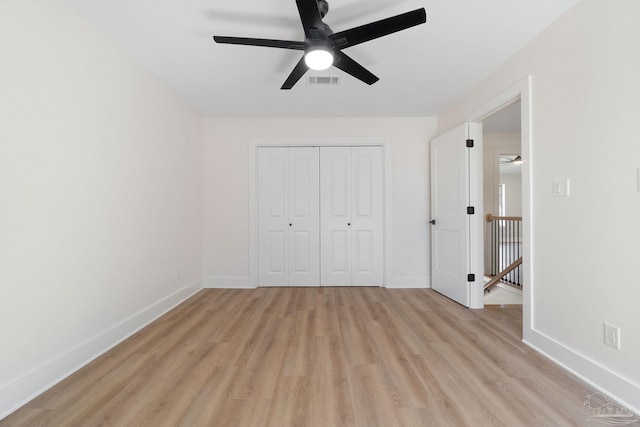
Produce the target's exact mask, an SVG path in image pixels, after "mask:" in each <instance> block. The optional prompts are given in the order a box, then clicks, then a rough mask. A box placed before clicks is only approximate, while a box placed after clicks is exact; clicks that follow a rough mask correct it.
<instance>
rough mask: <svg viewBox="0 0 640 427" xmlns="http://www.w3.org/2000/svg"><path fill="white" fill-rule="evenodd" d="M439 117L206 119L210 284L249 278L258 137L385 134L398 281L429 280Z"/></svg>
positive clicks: (206, 248) (398, 283) (323, 137)
mask: <svg viewBox="0 0 640 427" xmlns="http://www.w3.org/2000/svg"><path fill="white" fill-rule="evenodd" d="M435 127H436V121H435V119H433V118H350V119H346V118H345V119H342V118H329V119H299V118H285V119H279V118H271V119H270V118H266V119H248V118H247V119H226V118H225V119H223V118H209V119H206V120H205V122H204V153H205V154H204V175H205V184H204V185H205V196H204V206H205V208H204V209H205V226H204V269H205V277H206V278H207V280H208V283H209V285H211V286H234V285H237V286H246V285H247V284H248V283H249V264H248V262H249V202H250V201H249V163H250V161H249V160H250V159H249V156H250V147H251V144H252V143H255V141H256V140H257V139H262V138H266V139H282V141H283V142H284V143H286V142H287V140H292V139H301V138H302V139H308V138H317V139H318V141H319V142H321V141H323V140H324V141H327V140H329V139H332V138H333V139H335V138H378V139H382V140H384V141H386V142H387V152H390V155H391V171H390V176H391V186H392V199H391V200H390V203H391V210H392V231H391V237H392V243H391V245H392V248H391V256H392V271H391V272H390V275H389V276H390V277H391V278H392V280H391V281H390V283H387V286H428V285H429V276H430V271H429V256H430V255H429V228H428V222H427V221H428V218H429V212H428V200H429V171H428V165H429V150H428V147H429V140H430V139H431V137H432V135H433V133H434V132H435Z"/></svg>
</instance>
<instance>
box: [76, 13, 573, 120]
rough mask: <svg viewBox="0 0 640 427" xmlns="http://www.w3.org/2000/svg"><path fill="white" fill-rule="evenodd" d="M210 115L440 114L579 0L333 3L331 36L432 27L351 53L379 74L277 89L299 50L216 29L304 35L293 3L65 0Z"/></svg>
mask: <svg viewBox="0 0 640 427" xmlns="http://www.w3.org/2000/svg"><path fill="white" fill-rule="evenodd" d="M65 1H66V2H67V3H68V4H70V5H71V6H72V7H73V8H75V9H76V10H77V11H78V12H79V13H80V14H81V15H83V16H84V17H85V18H86V19H88V20H89V21H90V22H92V23H93V24H94V25H95V26H96V27H98V28H99V29H100V30H101V31H102V32H104V33H106V34H107V35H108V36H109V37H110V38H111V39H113V40H114V42H115V43H116V44H117V45H118V46H120V47H121V48H122V49H123V50H124V51H126V52H127V53H128V54H129V55H130V56H131V57H133V58H135V59H136V60H137V61H138V62H140V63H141V64H143V66H145V67H146V68H147V69H148V70H149V71H150V72H151V73H153V74H154V75H155V76H157V77H158V78H159V79H160V80H161V81H163V82H164V83H165V84H166V85H167V86H168V87H169V88H171V89H172V90H173V91H174V92H175V93H177V94H178V95H179V96H180V97H182V98H183V99H184V100H186V102H188V103H189V104H190V105H192V106H193V107H194V108H195V109H196V110H197V111H199V112H200V113H201V114H202V115H207V116H241V117H273V116H292V117H295V116H305V117H354V116H435V115H437V114H439V113H441V112H442V111H443V110H444V109H445V108H447V107H448V106H449V105H451V104H452V103H453V102H454V101H456V100H457V99H459V98H460V97H461V96H462V95H464V94H465V93H466V92H467V91H469V90H470V89H471V88H472V87H473V86H475V85H476V84H477V83H478V82H480V81H481V80H482V79H483V78H485V77H486V76H487V75H489V73H491V71H493V70H494V69H496V68H497V67H498V66H499V65H500V64H502V63H503V62H504V61H505V60H507V59H508V58H509V57H511V56H512V55H513V54H515V53H516V52H517V51H518V50H519V49H520V48H522V47H523V46H524V45H525V44H526V43H527V42H528V41H530V40H531V39H532V38H533V37H535V36H536V35H537V34H539V33H540V32H541V31H542V30H543V29H545V28H546V27H547V26H548V25H549V24H550V23H551V22H553V21H554V20H555V19H556V18H557V17H559V16H560V15H561V14H562V13H563V12H564V11H565V10H567V9H568V8H569V7H571V6H572V5H573V4H574V3H576V1H577V0H482V1H479V0H395V1H389V0H329V7H330V11H329V14H328V15H327V16H326V18H325V22H326V23H327V24H329V25H330V26H331V28H332V29H333V30H334V31H336V32H337V31H341V30H345V29H348V28H351V27H354V26H359V25H362V24H366V23H368V22H371V21H375V20H378V19H383V18H387V17H389V16H393V15H396V14H399V13H403V12H407V11H410V10H413V9H417V8H420V7H424V8H425V9H426V11H427V23H426V24H423V25H420V26H417V27H414V28H411V29H408V30H405V31H402V32H399V33H395V34H392V35H389V36H386V37H384V38H380V39H376V40H372V41H369V42H367V43H363V44H361V45H358V46H354V47H352V48H349V49H346V50H345V52H346V53H347V54H348V55H349V56H351V57H352V58H353V59H355V60H356V61H358V62H359V63H361V64H362V65H363V66H365V67H366V68H367V69H369V70H370V71H371V72H373V73H374V74H375V75H377V76H378V77H379V78H380V81H379V82H377V83H375V84H374V85H373V86H367V85H366V84H364V83H362V82H360V81H359V80H356V79H354V78H352V77H350V76H348V75H345V74H344V73H343V72H342V71H340V70H338V69H336V68H330V69H329V70H327V71H324V72H314V73H313V74H311V72H308V73H307V75H306V76H305V77H307V76H309V75H331V76H339V77H340V84H339V85H336V86H312V85H309V84H307V83H306V79H301V80H300V81H299V82H298V84H297V85H296V86H294V88H293V89H292V90H290V91H282V90H280V86H281V85H282V83H283V82H284V80H285V79H286V78H287V76H288V74H289V73H290V71H291V69H292V68H293V66H294V65H295V64H296V63H297V61H298V60H299V58H300V55H301V52H299V51H290V50H284V49H273V48H262V47H252V46H234V45H220V44H215V43H214V42H213V39H212V36H213V35H214V34H215V35H223V36H238V37H258V38H274V39H288V40H300V41H302V40H303V39H304V33H303V31H302V26H301V24H300V22H299V18H298V12H297V8H296V3H295V1H294V0H245V1H242V2H231V1H220V0H190V1H184V0H182V1H180V0H65Z"/></svg>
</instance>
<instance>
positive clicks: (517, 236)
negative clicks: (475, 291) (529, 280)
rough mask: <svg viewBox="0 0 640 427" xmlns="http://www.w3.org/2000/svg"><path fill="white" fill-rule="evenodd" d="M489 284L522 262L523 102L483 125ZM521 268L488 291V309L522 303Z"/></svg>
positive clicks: (485, 256)
mask: <svg viewBox="0 0 640 427" xmlns="http://www.w3.org/2000/svg"><path fill="white" fill-rule="evenodd" d="M482 125H483V126H482V129H483V143H484V145H483V197H484V217H485V218H486V220H485V223H484V230H483V239H484V271H485V283H494V282H495V280H494V281H491V279H493V278H494V277H495V276H496V275H498V274H499V273H500V272H502V271H504V270H505V269H507V268H509V266H511V265H513V263H514V262H516V261H517V260H518V259H520V258H521V257H522V252H523V247H522V149H521V139H522V137H521V103H520V100H519V99H518V100H516V101H515V102H513V103H512V104H510V105H507V106H505V107H504V108H502V109H500V110H498V111H496V112H495V113H493V114H491V115H490V116H488V117H487V118H485V119H484V120H483V121H482ZM521 273H522V265H517V266H516V267H514V268H513V270H511V271H509V272H508V273H507V274H506V275H505V276H504V277H502V279H500V280H499V281H497V282H495V284H494V285H492V286H490V287H489V288H487V289H485V292H484V304H485V305H502V304H522V274H521Z"/></svg>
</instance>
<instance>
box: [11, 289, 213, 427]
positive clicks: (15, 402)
mask: <svg viewBox="0 0 640 427" xmlns="http://www.w3.org/2000/svg"><path fill="white" fill-rule="evenodd" d="M201 289H202V280H197V281H196V282H194V283H191V284H190V285H188V286H186V287H184V288H182V289H180V290H178V291H176V292H174V293H173V294H171V295H169V296H167V297H165V298H163V299H161V300H160V301H158V302H156V303H154V304H152V305H150V306H149V307H147V308H145V309H143V310H141V311H139V312H138V313H136V314H134V315H132V316H131V317H129V318H127V319H125V320H123V321H121V322H120V323H117V324H115V325H113V326H112V327H111V328H109V329H107V330H105V331H103V332H101V333H99V334H98V335H95V336H94V337H91V338H89V339H87V340H86V341H84V342H82V343H80V344H78V345H76V346H75V347H72V348H70V349H69V350H67V351H66V352H64V353H62V354H60V355H58V356H56V357H54V358H52V359H50V360H48V361H47V362H45V363H43V364H42V365H40V366H38V367H36V368H34V369H33V370H31V371H30V372H27V373H26V374H24V375H22V376H21V377H19V378H17V379H15V380H13V381H11V382H9V383H7V384H4V385H2V386H0V420H2V419H3V418H5V417H6V416H8V415H9V414H11V413H12V412H14V411H15V410H17V409H18V408H20V407H22V406H23V405H25V404H26V403H27V402H29V401H30V400H32V399H34V398H35V397H37V396H38V395H40V394H42V393H43V392H45V391H46V390H48V389H49V388H51V387H53V386H54V385H56V384H57V383H59V382H60V381H62V380H63V379H65V378H67V377H68V376H69V375H71V374H73V373H74V372H76V371H77V370H78V369H80V368H82V367H83V366H85V365H87V364H88V363H90V362H91V361H93V360H94V359H96V358H97V357H99V356H101V355H102V354H104V353H105V352H107V351H109V350H110V349H112V348H113V347H115V346H116V345H118V344H119V343H121V342H122V341H124V340H125V339H127V338H128V337H130V336H131V335H133V334H134V333H136V332H138V331H139V330H140V329H142V328H144V327H145V326H147V325H148V324H149V323H151V322H153V321H154V320H156V319H157V318H159V317H160V316H162V315H163V314H165V313H167V312H168V311H169V310H171V309H172V308H174V307H176V306H177V305H179V304H180V303H182V302H183V301H185V300H186V299H187V298H190V297H191V296H193V295H195V294H196V293H197V292H199V291H200V290H201Z"/></svg>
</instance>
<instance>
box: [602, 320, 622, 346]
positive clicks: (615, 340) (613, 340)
mask: <svg viewBox="0 0 640 427" xmlns="http://www.w3.org/2000/svg"><path fill="white" fill-rule="evenodd" d="M604 343H605V344H606V345H608V346H610V347H613V348H615V349H616V350H620V328H619V327H617V326H614V325H611V324H609V323H607V322H604Z"/></svg>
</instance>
